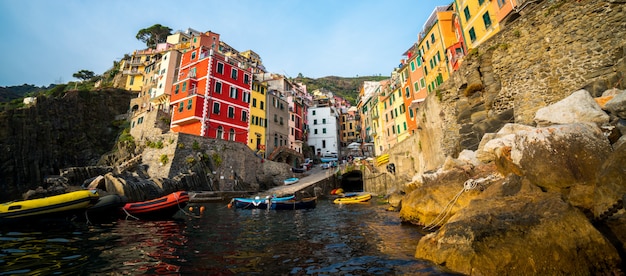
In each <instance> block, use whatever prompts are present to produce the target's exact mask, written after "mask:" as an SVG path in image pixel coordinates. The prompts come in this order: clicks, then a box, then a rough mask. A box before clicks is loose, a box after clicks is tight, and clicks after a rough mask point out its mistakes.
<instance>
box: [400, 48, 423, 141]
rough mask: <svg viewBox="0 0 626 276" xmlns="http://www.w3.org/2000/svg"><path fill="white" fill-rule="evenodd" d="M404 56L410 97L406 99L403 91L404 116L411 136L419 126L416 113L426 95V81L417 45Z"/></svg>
mask: <svg viewBox="0 0 626 276" xmlns="http://www.w3.org/2000/svg"><path fill="white" fill-rule="evenodd" d="M404 56H405V57H406V60H407V62H408V68H409V80H408V82H409V86H408V87H409V91H410V92H409V93H410V97H407V95H406V89H405V97H404V98H403V99H404V104H405V106H406V107H407V112H406V113H405V114H406V121H407V124H408V126H409V132H410V133H411V134H413V133H415V132H416V130H417V127H418V126H419V120H418V119H417V118H418V116H417V113H418V110H419V108H420V106H421V103H422V102H423V101H424V99H426V96H427V95H428V89H427V88H426V79H425V78H424V70H423V68H422V66H423V65H424V64H423V63H422V56H421V55H420V52H419V50H418V48H417V43H416V44H414V45H413V46H411V48H409V49H408V50H407V51H406V52H405V53H404Z"/></svg>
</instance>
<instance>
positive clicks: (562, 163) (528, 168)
mask: <svg viewBox="0 0 626 276" xmlns="http://www.w3.org/2000/svg"><path fill="white" fill-rule="evenodd" d="M610 152H611V145H610V144H609V142H608V140H607V139H606V138H605V137H604V136H603V134H602V132H601V131H600V129H599V128H598V127H596V126H594V125H591V124H569V125H558V126H554V127H545V128H537V129H535V130H534V131H519V132H518V133H517V134H516V136H515V140H514V145H513V147H512V150H511V158H512V160H511V161H512V162H513V164H515V165H516V167H519V168H521V173H522V175H523V176H524V177H525V178H527V179H528V180H529V181H530V182H531V183H533V184H535V185H537V186H539V187H541V188H543V189H545V190H548V191H556V192H559V193H562V194H563V196H564V198H565V199H566V200H567V201H568V202H569V203H571V204H573V205H574V206H578V207H583V208H585V209H591V208H592V204H593V202H592V200H591V199H592V194H588V193H587V192H591V191H593V189H591V187H593V185H594V183H595V179H596V174H597V172H598V171H599V169H600V166H601V165H602V163H603V161H604V160H605V159H606V158H607V156H608V155H609V154H610ZM578 185H583V186H587V187H576V186H578ZM570 192H571V194H570ZM580 192H582V193H583V194H579V193H580ZM570 197H571V198H570ZM568 198H569V199H568Z"/></svg>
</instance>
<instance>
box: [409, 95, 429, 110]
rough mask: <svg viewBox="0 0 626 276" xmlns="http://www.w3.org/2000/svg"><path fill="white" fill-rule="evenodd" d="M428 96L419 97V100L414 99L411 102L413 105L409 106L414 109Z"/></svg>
mask: <svg viewBox="0 0 626 276" xmlns="http://www.w3.org/2000/svg"><path fill="white" fill-rule="evenodd" d="M425 100H426V98H422V99H417V100H413V101H412V102H411V105H409V108H411V109H413V108H417V107H418V106H419V104H420V103H421V102H423V101H425Z"/></svg>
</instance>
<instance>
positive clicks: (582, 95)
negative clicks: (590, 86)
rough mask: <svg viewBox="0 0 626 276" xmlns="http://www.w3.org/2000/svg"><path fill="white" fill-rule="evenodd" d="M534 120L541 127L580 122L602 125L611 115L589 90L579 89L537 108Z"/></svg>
mask: <svg viewBox="0 0 626 276" xmlns="http://www.w3.org/2000/svg"><path fill="white" fill-rule="evenodd" d="M607 104H608V103H607ZM534 121H535V123H536V124H537V126H540V127H542V126H550V125H555V124H570V123H578V122H590V123H595V124H597V125H598V126H601V125H604V124H607V123H608V122H609V116H608V115H607V114H606V113H605V112H604V111H602V109H601V108H600V106H599V105H598V104H597V103H596V102H595V100H594V99H593V98H592V97H591V95H589V92H587V91H586V90H578V91H576V92H574V93H572V94H571V95H570V96H569V97H567V98H565V99H563V100H561V101H559V102H557V103H555V104H552V105H550V106H547V107H544V108H541V109H539V110H537V113H536V114H535V118H534Z"/></svg>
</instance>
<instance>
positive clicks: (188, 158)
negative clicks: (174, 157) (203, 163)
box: [185, 156, 196, 164]
mask: <svg viewBox="0 0 626 276" xmlns="http://www.w3.org/2000/svg"><path fill="white" fill-rule="evenodd" d="M185 161H186V162H187V164H193V162H196V159H195V158H193V156H188V157H187V158H185Z"/></svg>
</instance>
